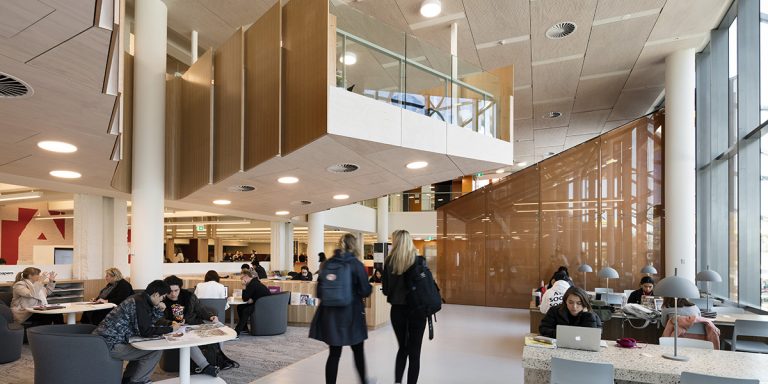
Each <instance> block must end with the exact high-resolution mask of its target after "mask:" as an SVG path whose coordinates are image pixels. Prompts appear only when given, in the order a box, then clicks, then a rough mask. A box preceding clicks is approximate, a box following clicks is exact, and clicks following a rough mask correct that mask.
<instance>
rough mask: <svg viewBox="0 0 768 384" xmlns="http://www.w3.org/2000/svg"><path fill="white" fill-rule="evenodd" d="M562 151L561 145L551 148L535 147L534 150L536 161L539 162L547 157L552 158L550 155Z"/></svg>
mask: <svg viewBox="0 0 768 384" xmlns="http://www.w3.org/2000/svg"><path fill="white" fill-rule="evenodd" d="M562 151H563V146H562V145H557V146H552V147H536V149H535V156H536V161H541V160H543V159H545V158H547V157H549V156H552V154H558V153H560V152H562Z"/></svg>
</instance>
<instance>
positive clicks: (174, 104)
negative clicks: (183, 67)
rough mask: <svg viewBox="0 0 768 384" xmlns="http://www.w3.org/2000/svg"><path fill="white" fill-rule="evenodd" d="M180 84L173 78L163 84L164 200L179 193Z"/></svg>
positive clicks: (179, 80) (176, 78)
mask: <svg viewBox="0 0 768 384" xmlns="http://www.w3.org/2000/svg"><path fill="white" fill-rule="evenodd" d="M182 82H183V80H182V79H181V78H180V77H175V76H169V78H168V79H167V80H166V82H165V198H166V199H171V200H173V199H176V198H177V196H178V193H179V172H180V165H179V146H180V144H181V139H180V135H181V84H182Z"/></svg>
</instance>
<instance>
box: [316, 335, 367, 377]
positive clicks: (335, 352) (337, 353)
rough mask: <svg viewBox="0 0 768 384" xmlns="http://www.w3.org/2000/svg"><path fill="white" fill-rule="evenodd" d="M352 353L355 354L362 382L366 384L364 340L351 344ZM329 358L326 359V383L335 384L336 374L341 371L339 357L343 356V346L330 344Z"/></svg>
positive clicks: (358, 373)
mask: <svg viewBox="0 0 768 384" xmlns="http://www.w3.org/2000/svg"><path fill="white" fill-rule="evenodd" d="M350 348H352V353H354V355H355V368H357V375H358V376H360V382H361V383H363V384H365V349H364V348H363V342H362V341H361V342H360V344H355V345H351V346H350ZM328 349H329V352H328V360H326V361H325V384H335V383H336V376H337V374H338V373H339V359H340V358H341V346H334V345H329V346H328Z"/></svg>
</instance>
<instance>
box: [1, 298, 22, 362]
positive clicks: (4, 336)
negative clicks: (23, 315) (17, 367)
mask: <svg viewBox="0 0 768 384" xmlns="http://www.w3.org/2000/svg"><path fill="white" fill-rule="evenodd" d="M23 341H24V327H22V326H21V325H19V324H16V323H14V322H13V313H12V312H11V309H10V308H8V306H7V305H5V303H3V302H0V345H2V346H3V347H2V348H0V364H5V363H10V362H11V361H16V360H18V359H19V358H21V343H22V342H23Z"/></svg>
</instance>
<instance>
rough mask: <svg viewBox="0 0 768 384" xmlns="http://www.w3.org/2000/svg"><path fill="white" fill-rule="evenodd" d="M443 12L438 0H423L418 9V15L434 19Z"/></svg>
mask: <svg viewBox="0 0 768 384" xmlns="http://www.w3.org/2000/svg"><path fill="white" fill-rule="evenodd" d="M442 10H443V5H442V4H441V3H440V0H424V2H423V3H421V8H419V13H421V15H422V16H424V17H435V16H437V15H439V14H440V12H442Z"/></svg>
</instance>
